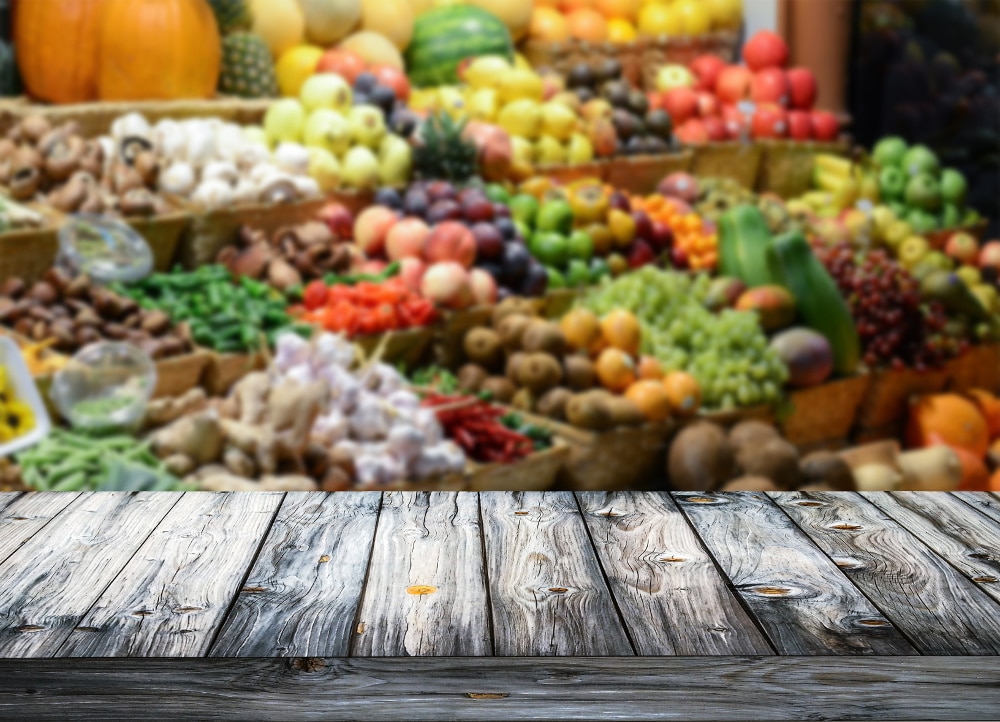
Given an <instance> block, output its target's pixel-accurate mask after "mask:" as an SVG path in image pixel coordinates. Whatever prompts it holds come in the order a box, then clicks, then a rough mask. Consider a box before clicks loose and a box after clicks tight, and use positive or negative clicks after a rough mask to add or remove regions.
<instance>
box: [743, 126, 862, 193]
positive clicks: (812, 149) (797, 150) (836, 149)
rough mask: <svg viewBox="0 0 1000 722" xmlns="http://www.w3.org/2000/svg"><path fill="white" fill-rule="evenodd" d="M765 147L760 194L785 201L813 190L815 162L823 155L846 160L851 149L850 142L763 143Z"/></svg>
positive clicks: (771, 141)
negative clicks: (777, 197)
mask: <svg viewBox="0 0 1000 722" xmlns="http://www.w3.org/2000/svg"><path fill="white" fill-rule="evenodd" d="M759 143H760V145H761V146H762V147H763V152H764V155H763V158H762V159H761V164H760V175H759V176H758V178H757V184H756V189H757V191H758V192H759V193H774V194H776V195H779V196H781V197H782V198H796V197H798V196H800V195H802V194H803V193H806V192H808V191H809V190H811V189H812V187H813V159H814V158H815V157H816V155H817V154H819V153H827V154H831V155H839V156H846V155H847V154H848V153H849V152H850V150H851V145H850V143H849V142H848V141H847V140H842V141H838V142H835V143H813V142H805V143H803V142H799V141H791V140H764V141H759Z"/></svg>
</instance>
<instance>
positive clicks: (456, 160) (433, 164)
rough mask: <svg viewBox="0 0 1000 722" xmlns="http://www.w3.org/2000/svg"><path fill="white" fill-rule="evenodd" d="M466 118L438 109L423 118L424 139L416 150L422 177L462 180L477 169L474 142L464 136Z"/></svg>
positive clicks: (415, 159) (417, 167)
mask: <svg viewBox="0 0 1000 722" xmlns="http://www.w3.org/2000/svg"><path fill="white" fill-rule="evenodd" d="M463 130H465V122H464V121H461V122H456V121H455V120H454V119H453V118H451V117H450V116H449V115H447V114H446V113H435V114H433V115H431V116H430V117H429V118H428V119H427V120H426V121H424V123H423V125H422V127H421V129H420V135H421V139H422V142H421V143H420V145H418V146H417V148H416V151H415V154H414V159H413V160H414V168H415V169H416V172H417V174H418V175H419V176H420V177H421V178H433V179H436V180H448V181H452V182H457V183H463V182H465V181H468V180H470V179H472V178H473V177H475V176H476V174H477V173H478V165H477V161H478V155H479V154H478V151H477V149H476V145H475V143H473V142H472V141H471V140H466V139H465V138H463V137H462V131H463Z"/></svg>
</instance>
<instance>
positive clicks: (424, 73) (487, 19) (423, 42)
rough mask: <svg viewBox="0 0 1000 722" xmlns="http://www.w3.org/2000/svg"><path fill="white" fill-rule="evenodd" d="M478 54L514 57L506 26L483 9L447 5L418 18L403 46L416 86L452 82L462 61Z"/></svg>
mask: <svg viewBox="0 0 1000 722" xmlns="http://www.w3.org/2000/svg"><path fill="white" fill-rule="evenodd" d="M480 55H502V56H503V57H505V58H507V59H508V60H511V61H512V60H513V59H514V43H513V41H512V40H511V37H510V31H509V30H508V29H507V26H506V25H504V24H503V22H502V21H501V20H500V18H498V17H497V16H496V15H494V14H493V13H490V12H488V11H486V10H483V9H482V8H478V7H474V6H471V5H446V6H443V7H439V8H435V9H434V10H431V11H429V12H426V13H424V14H423V15H421V16H420V17H419V18H417V21H416V23H415V24H414V28H413V39H412V40H411V41H410V45H409V47H407V49H406V69H407V73H408V74H409V76H410V81H411V82H412V83H413V84H414V85H417V86H419V87H422V88H427V87H433V86H438V85H454V84H456V83H458V66H459V65H460V64H461V62H462V61H463V60H465V59H467V58H475V57H479V56H480Z"/></svg>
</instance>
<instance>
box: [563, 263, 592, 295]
mask: <svg viewBox="0 0 1000 722" xmlns="http://www.w3.org/2000/svg"><path fill="white" fill-rule="evenodd" d="M566 283H567V284H569V286H570V287H571V288H577V287H579V286H589V285H590V268H589V267H588V266H587V263H586V262H585V261H581V260H580V259H578V258H574V259H573V260H572V261H570V262H569V268H568V269H567V271H566Z"/></svg>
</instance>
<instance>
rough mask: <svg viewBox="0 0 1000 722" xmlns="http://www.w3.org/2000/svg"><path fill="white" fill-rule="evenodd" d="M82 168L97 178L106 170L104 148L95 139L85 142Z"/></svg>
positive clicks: (81, 160)
mask: <svg viewBox="0 0 1000 722" xmlns="http://www.w3.org/2000/svg"><path fill="white" fill-rule="evenodd" d="M80 170H82V171H85V172H87V173H89V174H90V175H91V176H93V177H94V178H97V177H99V176H100V175H101V173H102V172H103V171H104V149H103V148H101V144H100V143H98V142H97V141H95V140H92V141H88V142H87V143H85V144H84V148H83V155H82V156H81V157H80Z"/></svg>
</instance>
